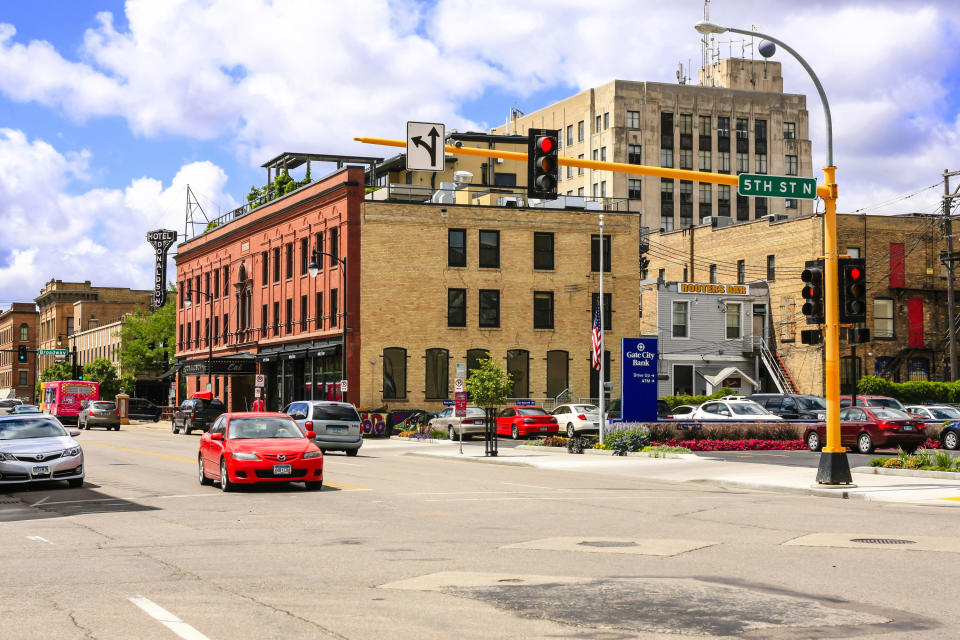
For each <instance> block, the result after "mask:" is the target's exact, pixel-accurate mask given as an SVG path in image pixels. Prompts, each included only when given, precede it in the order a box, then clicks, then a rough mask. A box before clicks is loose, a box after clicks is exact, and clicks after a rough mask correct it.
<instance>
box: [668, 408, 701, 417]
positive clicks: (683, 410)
mask: <svg viewBox="0 0 960 640" xmlns="http://www.w3.org/2000/svg"><path fill="white" fill-rule="evenodd" d="M696 409H697V408H696V407H676V408H674V410H673V415H677V414H684V413H693V412H694V411H696Z"/></svg>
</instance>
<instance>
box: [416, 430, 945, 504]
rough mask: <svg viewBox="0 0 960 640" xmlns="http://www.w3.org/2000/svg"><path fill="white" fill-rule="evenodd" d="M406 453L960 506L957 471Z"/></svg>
mask: <svg viewBox="0 0 960 640" xmlns="http://www.w3.org/2000/svg"><path fill="white" fill-rule="evenodd" d="M405 455H415V456H425V457H431V458H442V459H448V460H462V461H470V462H479V463H484V464H501V465H523V466H529V467H534V468H538V469H549V470H557V471H574V472H580V473H595V474H600V475H605V476H618V477H623V478H630V479H636V480H654V481H661V482H671V483H683V482H700V483H704V484H711V485H715V486H721V487H730V488H738V489H754V490H759V491H780V492H787V493H799V494H807V495H816V496H826V497H832V498H844V499H860V500H871V501H875V502H895V503H906V504H922V505H928V506H941V507H950V506H953V507H960V474H957V477H956V479H952V478H943V477H911V476H894V475H877V474H875V473H874V472H873V470H872V469H869V468H859V469H857V468H855V469H852V470H851V471H852V474H853V483H854V484H855V485H856V487H853V488H850V487H846V488H837V489H823V488H815V487H813V486H812V485H813V483H814V482H815V481H816V474H817V470H816V469H815V468H813V467H792V466H779V465H771V464H755V463H743V462H731V461H728V460H719V459H716V458H710V457H709V454H702V455H695V456H687V455H685V456H682V457H678V458H644V457H634V456H630V457H618V456H612V455H611V456H609V457H606V456H595V455H590V456H587V455H571V454H567V453H565V452H563V453H558V452H554V451H544V452H537V451H530V450H516V449H509V448H502V449H500V450H499V455H498V456H497V457H491V458H487V457H484V456H483V450H482V449H480V448H479V447H470V450H466V449H465V450H464V453H463V454H462V455H461V454H460V453H459V450H458V447H457V445H456V443H449V444H448V443H442V444H441V443H437V442H434V443H423V444H422V445H421V448H419V449H418V450H416V451H407V452H406V453H405Z"/></svg>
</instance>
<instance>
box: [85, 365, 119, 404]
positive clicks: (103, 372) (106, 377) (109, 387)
mask: <svg viewBox="0 0 960 640" xmlns="http://www.w3.org/2000/svg"><path fill="white" fill-rule="evenodd" d="M83 379H84V380H92V381H94V382H99V383H100V398H101V399H103V400H113V399H114V398H116V397H117V391H119V390H120V380H119V379H118V378H117V368H116V367H115V366H113V363H112V362H110V361H109V360H107V359H106V358H97V359H96V360H94V361H93V362H89V363H87V364H85V365H84V366H83Z"/></svg>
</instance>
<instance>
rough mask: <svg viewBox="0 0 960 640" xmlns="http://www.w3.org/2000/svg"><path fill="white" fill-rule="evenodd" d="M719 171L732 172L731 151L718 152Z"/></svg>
mask: <svg viewBox="0 0 960 640" xmlns="http://www.w3.org/2000/svg"><path fill="white" fill-rule="evenodd" d="M717 173H730V152H729V151H718V152H717ZM727 186H729V185H727Z"/></svg>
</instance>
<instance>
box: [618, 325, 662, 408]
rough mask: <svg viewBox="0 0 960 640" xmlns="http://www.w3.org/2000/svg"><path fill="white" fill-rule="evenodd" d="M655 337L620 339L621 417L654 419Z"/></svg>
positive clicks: (655, 401)
mask: <svg viewBox="0 0 960 640" xmlns="http://www.w3.org/2000/svg"><path fill="white" fill-rule="evenodd" d="M657 359H658V351H657V339H656V338H622V339H621V340H620V362H621V363H622V364H621V366H620V419H621V420H623V421H624V422H656V421H657V395H658V394H657Z"/></svg>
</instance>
